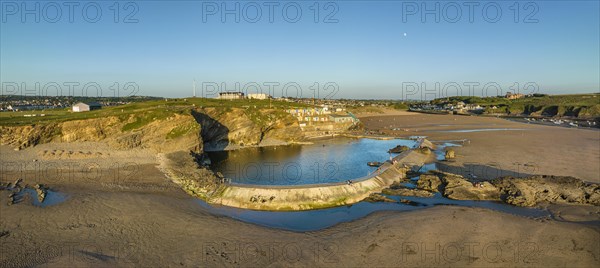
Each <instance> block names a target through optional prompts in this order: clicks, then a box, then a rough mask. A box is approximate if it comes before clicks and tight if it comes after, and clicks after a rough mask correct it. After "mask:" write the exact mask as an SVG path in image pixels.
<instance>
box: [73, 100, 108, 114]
mask: <svg viewBox="0 0 600 268" xmlns="http://www.w3.org/2000/svg"><path fill="white" fill-rule="evenodd" d="M100 108H102V105H100V103H97V102H80V103H76V104H73V112H87V111H93V110H98V109H100Z"/></svg>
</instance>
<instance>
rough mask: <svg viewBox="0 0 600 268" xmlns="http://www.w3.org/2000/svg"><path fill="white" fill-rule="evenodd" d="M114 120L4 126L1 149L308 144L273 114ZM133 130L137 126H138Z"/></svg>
mask: <svg viewBox="0 0 600 268" xmlns="http://www.w3.org/2000/svg"><path fill="white" fill-rule="evenodd" d="M161 115H164V116H156V117H154V115H152V116H151V117H150V118H149V119H148V120H142V119H140V118H144V117H149V116H146V115H144V114H133V115H127V116H119V117H117V116H111V117H105V118H93V119H85V120H74V121H66V122H57V123H50V124H44V125H28V126H14V127H7V126H0V135H1V136H0V144H3V145H10V146H13V147H15V148H16V149H24V148H27V147H30V146H35V145H37V144H41V143H48V142H83V141H103V142H107V143H108V144H110V145H111V146H113V147H114V148H116V149H131V148H148V149H152V150H153V151H155V152H157V153H169V152H175V151H189V150H191V151H194V152H197V153H200V154H201V153H202V152H203V151H204V149H205V148H204V146H205V144H206V146H207V147H208V149H210V150H222V149H229V148H235V147H237V146H256V145H269V144H283V143H287V142H291V141H297V140H300V139H302V138H303V137H304V136H303V133H302V131H301V129H300V127H299V126H298V122H297V121H296V120H295V119H294V118H293V117H292V116H290V115H289V114H287V113H284V112H282V111H278V110H272V109H260V110H259V109H253V108H249V107H248V108H204V109H197V110H187V111H184V112H173V113H167V114H166V115H165V114H164V113H162V114H161ZM132 125H133V126H134V127H132Z"/></svg>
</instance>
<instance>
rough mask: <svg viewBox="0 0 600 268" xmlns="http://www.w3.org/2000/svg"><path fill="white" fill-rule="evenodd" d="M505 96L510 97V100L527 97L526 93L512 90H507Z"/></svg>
mask: <svg viewBox="0 0 600 268" xmlns="http://www.w3.org/2000/svg"><path fill="white" fill-rule="evenodd" d="M504 97H505V98H507V99H509V100H516V99H520V98H523V97H525V95H524V94H520V93H517V94H513V93H511V92H506V96H504Z"/></svg>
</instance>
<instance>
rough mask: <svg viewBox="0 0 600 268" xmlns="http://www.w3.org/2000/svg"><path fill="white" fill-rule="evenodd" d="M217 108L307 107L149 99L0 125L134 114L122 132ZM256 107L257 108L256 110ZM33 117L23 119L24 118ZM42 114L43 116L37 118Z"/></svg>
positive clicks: (2, 115)
mask: <svg viewBox="0 0 600 268" xmlns="http://www.w3.org/2000/svg"><path fill="white" fill-rule="evenodd" d="M194 107H195V108H201V107H218V108H221V109H220V111H221V112H223V113H226V112H228V111H230V110H231V108H234V107H237V108H247V109H250V108H253V109H262V108H269V107H271V108H273V109H279V110H282V111H283V110H285V109H289V108H294V107H308V105H305V104H298V103H290V102H284V101H274V100H272V101H271V102H269V100H218V99H206V98H189V99H168V100H166V101H165V100H149V101H142V102H134V103H129V104H126V105H119V106H111V107H103V108H102V109H100V110H95V111H90V112H79V113H75V112H72V111H71V109H70V108H69V109H48V110H32V111H20V112H0V126H20V125H33V124H48V123H59V122H65V121H71V120H82V119H91V118H102V117H110V116H117V117H119V118H120V119H121V120H124V121H125V120H128V119H129V118H130V117H131V115H135V117H136V119H135V122H132V123H129V124H127V125H126V126H125V127H124V129H123V130H133V129H137V128H139V127H142V126H144V125H146V124H148V123H150V122H152V120H154V119H155V118H156V119H162V118H166V117H169V116H171V115H173V114H175V113H183V112H185V111H186V110H187V111H189V109H191V108H194ZM255 107H256V108H255ZM28 114H36V115H38V116H35V117H25V116H24V115H28ZM40 114H45V116H39V115H40Z"/></svg>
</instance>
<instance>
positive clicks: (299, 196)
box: [207, 140, 432, 211]
mask: <svg viewBox="0 0 600 268" xmlns="http://www.w3.org/2000/svg"><path fill="white" fill-rule="evenodd" d="M425 144H427V145H430V144H431V143H429V142H428V141H426V140H423V141H421V142H420V143H419V146H422V145H425ZM427 147H429V146H427ZM431 155H432V154H428V153H422V152H420V151H419V150H410V151H407V152H404V153H402V154H400V155H398V156H396V157H395V158H394V159H393V163H391V162H389V161H388V162H386V163H385V164H383V165H382V166H381V167H380V168H379V169H378V170H377V171H375V172H374V173H373V174H371V175H369V176H367V177H363V178H360V179H356V180H354V182H353V183H351V184H347V183H338V184H313V185H300V186H262V185H259V186H255V185H235V184H232V185H227V186H225V187H224V189H223V190H222V191H221V192H220V193H219V194H216V195H213V196H212V198H210V199H209V200H207V201H208V202H209V203H211V204H219V205H224V206H230V207H238V208H244V209H253V210H271V211H293V210H310V209H319V208H328V207H336V206H342V205H349V204H354V203H357V202H360V201H361V200H363V199H365V198H366V197H368V196H369V195H370V194H371V193H375V192H381V190H383V189H384V188H387V187H389V185H391V184H392V183H393V182H396V181H400V180H401V179H403V178H405V176H406V172H407V171H408V170H409V169H411V168H413V167H415V166H417V167H420V166H422V165H423V164H425V162H426V161H428V160H429V159H430V157H431ZM364 164H366V163H364Z"/></svg>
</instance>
